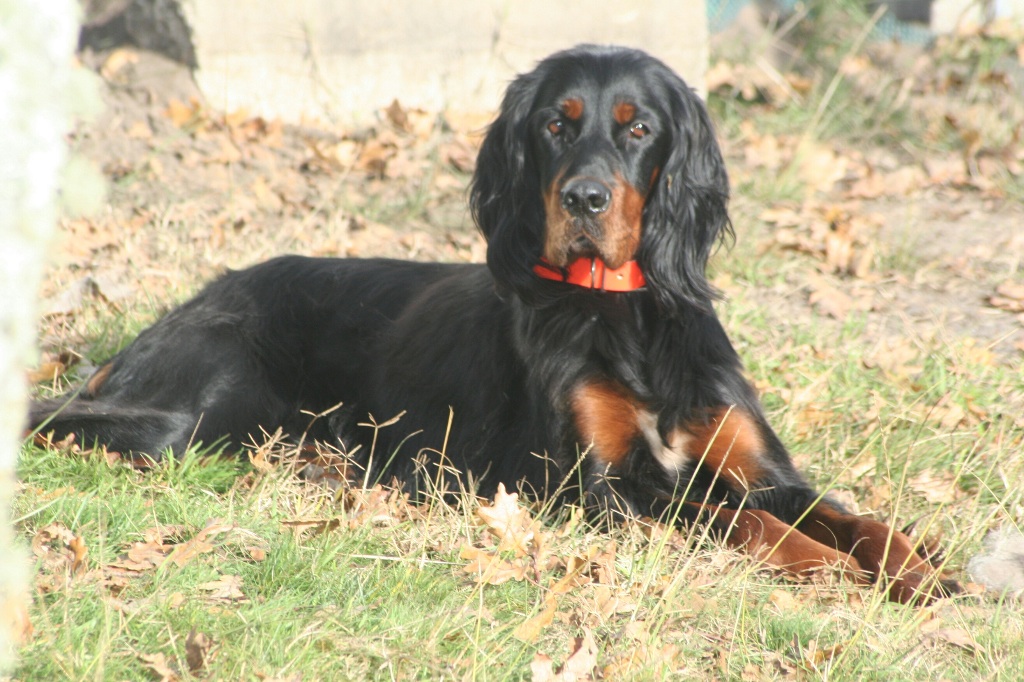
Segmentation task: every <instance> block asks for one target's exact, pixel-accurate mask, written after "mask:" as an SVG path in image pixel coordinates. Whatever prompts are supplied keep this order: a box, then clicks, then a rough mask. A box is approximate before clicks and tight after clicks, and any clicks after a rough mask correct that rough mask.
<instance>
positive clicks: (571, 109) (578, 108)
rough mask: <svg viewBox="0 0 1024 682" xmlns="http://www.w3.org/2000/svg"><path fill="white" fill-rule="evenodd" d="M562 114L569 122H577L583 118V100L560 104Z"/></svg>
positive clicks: (569, 100)
mask: <svg viewBox="0 0 1024 682" xmlns="http://www.w3.org/2000/svg"><path fill="white" fill-rule="evenodd" d="M562 113H564V114H565V117H566V118H568V119H569V120H570V121H578V120H580V118H581V117H582V116H583V100H580V99H575V98H571V99H567V100H565V101H564V102H562Z"/></svg>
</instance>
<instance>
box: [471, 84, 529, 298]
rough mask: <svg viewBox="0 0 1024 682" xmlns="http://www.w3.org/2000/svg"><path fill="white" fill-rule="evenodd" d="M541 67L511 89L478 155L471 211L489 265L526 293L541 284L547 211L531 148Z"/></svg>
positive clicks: (505, 284) (508, 284) (506, 286)
mask: <svg viewBox="0 0 1024 682" xmlns="http://www.w3.org/2000/svg"><path fill="white" fill-rule="evenodd" d="M543 77H544V74H543V73H542V68H538V69H537V70H535V71H533V72H530V73H528V74H525V75H521V76H519V77H518V78H516V79H515V81H513V82H512V84H511V85H509V87H508V89H507V90H506V91H505V97H504V99H503V100H502V104H501V109H500V111H499V114H498V118H497V119H495V121H494V122H493V123H492V124H491V127H490V128H489V129H488V131H487V135H486V136H485V137H484V141H483V144H482V145H481V147H480V153H479V155H478V156H477V162H476V171H475V173H474V175H473V182H472V185H471V187H470V202H469V203H470V209H471V210H472V212H473V219H474V220H475V221H476V224H477V227H478V228H479V229H480V231H481V232H482V233H483V235H484V238H486V239H487V266H488V267H489V268H490V270H491V273H492V274H493V275H494V278H495V279H496V280H497V282H498V284H499V285H500V286H501V287H502V288H503V289H512V290H515V291H518V292H520V293H521V294H522V293H524V292H526V291H528V290H529V289H530V288H531V287H533V286H535V284H536V277H535V276H534V274H533V270H532V268H533V265H534V264H535V263H536V262H537V259H538V257H539V255H540V249H541V244H542V243H543V230H544V207H543V205H542V204H541V202H540V196H541V188H540V180H539V179H538V173H537V169H536V167H535V162H534V159H533V154H532V151H531V149H530V144H531V142H532V140H533V136H532V135H531V134H530V130H529V123H530V112H531V109H532V107H533V103H534V99H535V98H536V94H537V88H538V84H539V83H540V82H541V81H542V80H543Z"/></svg>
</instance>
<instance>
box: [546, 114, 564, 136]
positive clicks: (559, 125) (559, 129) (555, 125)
mask: <svg viewBox="0 0 1024 682" xmlns="http://www.w3.org/2000/svg"><path fill="white" fill-rule="evenodd" d="M548 132H549V133H551V134H552V135H554V136H556V137H557V136H558V135H561V134H562V133H564V132H565V122H564V121H562V119H560V118H556V119H555V120H553V121H551V122H549V123H548Z"/></svg>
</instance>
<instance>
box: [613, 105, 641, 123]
mask: <svg viewBox="0 0 1024 682" xmlns="http://www.w3.org/2000/svg"><path fill="white" fill-rule="evenodd" d="M634 116H636V107H635V106H633V105H632V104H630V103H629V102H616V103H615V106H613V107H612V117H614V118H615V122H616V123H618V124H619V125H626V124H627V123H629V122H630V121H632V120H633V117H634Z"/></svg>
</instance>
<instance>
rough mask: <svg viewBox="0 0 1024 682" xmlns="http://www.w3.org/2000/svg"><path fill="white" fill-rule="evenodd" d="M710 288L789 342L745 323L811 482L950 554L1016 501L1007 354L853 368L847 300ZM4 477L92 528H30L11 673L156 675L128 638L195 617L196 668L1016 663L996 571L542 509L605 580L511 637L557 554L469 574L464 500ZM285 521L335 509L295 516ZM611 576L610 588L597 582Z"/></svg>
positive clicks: (32, 504) (506, 670) (215, 477)
mask: <svg viewBox="0 0 1024 682" xmlns="http://www.w3.org/2000/svg"><path fill="white" fill-rule="evenodd" d="M723 312H724V315H725V317H726V324H727V325H728V326H729V327H730V328H731V329H734V330H738V331H739V334H738V335H737V336H738V341H739V344H740V345H741V347H742V346H745V345H747V344H748V343H749V342H751V341H752V340H754V339H756V337H757V336H758V335H764V336H767V337H769V338H773V339H774V342H776V343H781V345H780V346H779V347H777V348H774V349H773V348H771V347H770V346H767V347H766V345H765V344H763V343H756V344H755V345H756V347H757V352H756V353H748V354H747V359H748V363H749V371H750V374H751V377H752V379H753V380H754V381H755V382H757V383H758V384H759V385H761V386H763V387H764V388H765V390H766V405H767V407H768V409H769V411H770V413H771V419H772V422H773V423H774V424H775V426H776V427H777V428H778V429H779V432H780V434H781V435H782V437H783V439H784V440H785V441H787V442H789V443H791V444H793V450H794V456H795V458H796V459H797V461H798V462H799V463H800V464H801V465H802V467H803V468H804V470H805V471H806V472H807V473H808V475H809V476H810V477H812V478H813V479H814V480H815V481H816V482H817V483H818V484H819V485H822V486H830V487H831V488H832V489H833V491H834V492H835V493H836V494H838V495H840V496H841V497H842V498H843V499H847V497H849V498H851V499H855V500H859V501H861V503H862V504H863V505H865V507H866V509H865V511H868V510H870V511H873V512H876V513H878V514H879V515H880V516H881V517H892V518H895V519H896V520H897V522H898V523H901V522H906V521H909V520H911V519H918V518H920V519H922V520H921V521H919V525H918V528H927V529H928V532H929V533H930V534H933V535H936V534H939V533H941V534H942V535H943V544H944V545H945V547H946V548H947V549H948V550H949V552H950V555H949V556H950V558H949V565H950V568H952V569H953V570H954V571H955V572H957V573H960V572H961V571H962V567H963V565H964V563H965V562H966V560H967V559H968V558H969V557H970V556H971V555H973V554H974V553H976V552H977V551H978V547H979V544H980V539H981V538H982V537H983V536H984V534H985V532H986V531H987V529H988V527H989V526H990V525H991V524H993V523H994V522H996V521H1005V519H1007V518H1016V514H1017V513H1018V510H1019V509H1020V507H1021V505H1022V504H1024V499H1022V495H1021V492H1020V490H1019V487H1018V486H1016V485H1014V483H1013V482H1014V481H1019V480H1021V477H1022V476H1024V463H1022V462H1021V460H1020V458H1019V456H1018V454H1017V453H1018V452H1019V448H1020V444H1021V441H1022V439H1024V426H1022V425H1021V424H1020V423H1019V418H1016V419H1017V421H1014V420H1015V416H1014V415H1012V414H1007V415H1000V414H999V413H1000V410H1001V409H1003V407H1004V405H1005V397H1006V396H1007V395H1017V396H1020V395H1022V394H1024V380H1022V378H1021V377H1022V375H1021V374H1020V372H1019V367H1007V366H1004V365H1002V364H999V363H990V362H985V361H982V362H978V361H977V360H978V357H977V353H976V352H975V351H974V350H972V348H971V347H970V346H966V347H958V346H951V347H945V348H943V347H934V348H924V349H922V350H921V352H920V355H919V357H916V358H913V359H911V360H908V363H909V364H911V365H914V367H915V368H918V367H919V368H920V371H917V370H916V369H915V370H913V372H912V373H911V374H908V375H906V376H902V375H900V374H899V368H898V367H897V368H896V369H895V370H890V371H889V372H888V373H887V371H886V370H883V369H880V368H876V369H868V368H866V367H865V356H867V355H868V354H870V353H871V352H872V349H871V348H870V346H869V345H866V344H864V343H863V340H862V337H861V334H862V331H863V330H862V328H861V327H860V326H859V324H858V322H857V321H853V322H851V323H849V324H847V325H846V326H845V327H844V328H843V329H842V330H841V332H840V334H839V335H838V336H835V335H833V334H832V332H831V331H830V330H824V329H822V330H813V329H810V330H804V331H802V332H801V331H798V330H797V331H794V332H792V333H790V332H787V334H786V338H785V339H784V340H783V339H781V338H780V337H778V336H777V335H773V334H772V330H771V327H770V324H771V321H770V320H769V319H767V318H766V317H765V316H764V313H763V311H762V310H761V309H760V308H759V307H747V306H744V305H743V304H742V302H740V303H734V304H732V305H730V306H729V308H728V309H727V310H725V311H723ZM982 360H984V358H982ZM968 376H969V377H971V381H970V382H968V381H964V380H963V379H964V378H965V377H968ZM943 400H945V401H946V402H947V403H950V404H955V405H959V406H970V407H971V408H972V409H974V410H975V411H977V412H979V413H985V414H989V415H991V419H987V420H984V421H983V420H973V421H972V420H967V421H966V422H964V423H958V424H957V425H955V426H953V427H952V428H950V427H949V426H948V425H946V426H944V425H943V419H944V418H945V417H946V414H944V413H943V414H939V413H936V412H935V411H934V410H932V409H930V408H929V407H928V406H933V405H935V404H937V403H941V401H943ZM19 477H20V480H21V492H20V494H19V495H18V499H17V503H16V508H15V517H16V518H18V529H19V531H20V533H21V535H22V537H24V538H25V539H26V542H29V541H31V540H32V539H33V538H34V537H38V534H39V533H40V532H41V531H43V529H46V528H48V527H52V526H53V524H59V525H60V526H62V527H66V528H68V529H71V531H72V532H73V533H74V534H76V535H80V536H81V537H82V539H83V541H84V545H85V546H86V547H87V548H88V550H89V551H88V555H87V560H86V568H84V569H82V570H81V571H80V572H79V573H70V574H69V571H68V567H67V565H66V564H62V563H59V562H58V563H52V559H51V560H49V561H50V562H49V563H48V559H47V558H46V557H40V556H39V555H38V552H37V556H36V561H37V573H36V575H37V593H36V598H35V601H34V604H33V610H32V619H33V623H34V625H35V628H36V632H37V635H36V636H35V638H34V639H33V640H32V642H31V643H30V644H29V645H28V646H26V647H25V648H24V649H23V650H22V652H21V654H22V664H21V667H20V668H19V670H18V671H17V672H16V678H17V679H25V680H30V679H75V680H78V679H81V680H85V679H141V678H145V677H146V676H147V675H150V676H152V675H153V674H154V673H152V672H149V671H150V670H152V668H151V667H147V664H146V663H145V662H144V658H143V657H144V656H152V655H155V654H162V655H164V656H165V657H166V660H168V661H172V663H169V664H168V665H170V666H171V667H172V668H173V669H174V670H176V671H177V673H178V674H179V675H182V676H184V677H186V678H187V677H188V676H189V673H188V666H187V663H186V661H187V660H188V648H187V647H186V644H185V642H186V640H187V638H188V635H189V633H190V632H192V631H197V632H201V633H203V634H205V635H206V636H208V637H209V638H210V639H211V640H212V641H213V642H214V645H213V648H212V649H211V650H210V652H209V654H208V655H207V658H206V659H205V660H204V663H203V665H202V667H201V668H199V669H197V672H198V676H201V677H204V678H208V679H256V678H257V677H259V676H266V678H268V679H299V678H300V677H301V679H481V680H506V679H529V677H530V664H531V662H532V661H533V659H534V656H535V655H536V654H537V653H546V654H547V655H549V656H550V657H551V658H553V659H554V661H555V663H556V664H558V663H560V662H562V661H564V660H565V659H566V658H567V657H568V655H569V653H570V651H571V646H572V642H573V641H574V640H573V638H575V637H577V636H580V635H581V634H583V633H584V632H586V631H590V632H592V633H593V636H594V637H595V641H596V642H597V646H598V653H597V659H596V662H597V666H598V668H599V669H601V668H608V669H609V670H610V671H611V673H610V674H612V676H613V677H614V673H616V671H618V672H624V674H623V675H622V678H628V679H652V680H654V679H664V678H665V676H666V675H667V676H670V677H673V678H678V679H740V678H743V679H762V678H763V679H773V678H784V677H787V676H791V675H798V674H799V675H810V676H812V677H816V676H820V677H824V678H827V679H851V680H852V679H857V680H873V679H878V680H883V679H885V680H892V679H900V680H903V679H907V680H914V679H920V680H933V679H954V680H960V679H963V680H967V679H985V678H992V679H1019V678H1020V677H1021V676H1024V637H1022V634H1024V615H1022V614H1021V612H1020V610H1019V608H1018V606H1017V605H1016V604H1015V602H1012V601H1004V600H1003V599H1002V598H998V597H994V596H989V597H985V598H977V597H961V598H958V599H956V600H950V601H945V602H942V603H940V604H938V605H936V606H933V607H928V608H925V609H911V608H905V607H901V606H897V605H891V604H888V603H886V602H885V601H884V600H883V599H882V598H881V596H880V595H879V594H878V593H877V592H876V591H873V590H871V589H866V588H858V587H854V586H851V585H849V584H835V583H834V582H830V581H816V582H812V583H795V584H790V583H788V582H786V581H783V580H781V579H780V578H779V577H778V576H775V575H772V574H770V573H768V572H764V571H762V570H758V569H757V568H756V567H755V566H754V565H753V564H752V563H751V562H749V561H748V560H746V559H744V558H742V557H741V556H739V555H736V554H734V553H731V552H729V551H727V550H724V549H721V548H718V547H716V546H714V545H713V544H708V543H706V542H700V541H699V540H697V539H687V538H682V537H677V538H673V539H671V540H665V539H664V538H661V539H659V538H657V537H654V538H647V537H645V536H644V535H643V534H642V533H640V532H638V530H637V529H636V528H626V529H618V530H615V531H612V532H611V533H610V534H606V533H600V532H596V531H594V530H592V529H589V528H587V527H586V526H584V525H580V524H579V523H578V522H577V523H574V522H572V521H571V520H567V519H566V518H565V517H562V518H561V519H555V520H553V521H551V525H550V526H549V529H550V530H552V531H558V534H559V535H560V537H557V538H556V539H555V540H554V541H553V542H554V549H553V553H554V554H555V555H557V556H559V557H562V558H563V559H564V558H567V557H573V556H580V555H584V554H586V552H587V551H588V549H589V548H604V547H607V545H608V543H609V542H613V543H614V545H615V560H614V567H615V575H614V580H612V581H606V582H605V583H600V584H599V583H598V582H597V580H596V578H595V577H594V576H593V575H592V576H591V578H592V579H591V580H590V581H589V582H587V583H586V584H583V585H580V586H578V587H576V588H575V589H573V590H571V591H570V592H568V593H567V594H565V595H564V596H562V597H561V598H560V599H559V602H558V609H557V613H556V617H555V618H554V620H553V622H552V623H551V624H550V625H549V626H547V627H546V628H544V629H543V631H542V632H541V633H540V635H539V637H538V638H537V640H536V641H533V642H524V641H521V640H520V639H518V638H517V637H516V636H515V632H516V628H517V627H519V626H520V625H521V624H522V623H524V622H525V621H526V620H528V619H530V618H532V617H534V616H536V615H537V614H538V613H540V612H541V611H542V610H543V606H544V603H545V602H544V600H545V597H546V596H547V595H548V594H549V593H548V588H549V587H550V586H551V585H552V584H553V583H554V582H555V581H557V580H558V579H560V578H562V577H563V576H564V575H565V570H566V569H565V568H559V567H556V568H554V569H552V570H541V571H540V573H539V574H538V575H537V576H536V577H534V578H528V579H526V580H523V581H509V582H507V583H504V584H501V585H480V584H476V583H474V582H473V580H472V579H471V576H469V575H467V574H466V573H464V572H463V571H462V567H463V566H465V565H466V564H467V563H468V562H467V561H466V560H465V559H460V548H461V547H462V546H463V545H464V544H466V543H467V542H471V541H475V542H477V543H479V542H480V539H481V530H480V528H479V527H478V525H477V523H476V522H474V516H473V514H472V511H473V509H474V508H475V506H476V505H477V504H478V503H477V502H475V501H472V500H469V501H466V502H465V503H464V505H463V506H461V507H452V506H448V505H445V504H443V503H435V504H433V505H431V506H430V507H429V508H427V509H423V510H415V512H413V511H410V510H409V509H408V508H406V507H405V506H404V505H402V504H393V505H390V506H386V507H383V508H380V509H378V510H377V511H376V512H374V514H372V515H370V516H369V517H365V516H361V515H360V513H359V512H357V511H354V510H353V509H352V508H351V507H350V506H348V505H346V504H345V503H344V502H343V501H342V500H338V499H335V498H334V497H333V496H332V495H331V494H330V493H329V491H326V490H324V489H321V488H317V487H313V486H309V485H306V484H303V483H301V482H299V481H298V480H296V479H295V477H294V476H293V475H292V474H290V473H289V472H288V471H286V470H285V469H284V468H270V469H266V468H263V469H261V468H258V467H257V468H256V469H254V468H253V467H252V466H250V465H249V464H247V463H245V462H239V461H234V460H225V459H218V458H212V459H211V458H201V457H198V456H190V457H187V458H186V459H185V460H184V461H182V462H171V463H167V464H164V465H161V466H160V467H158V468H157V469H155V470H154V471H151V472H148V473H139V472H136V471H132V470H129V469H127V468H123V467H121V466H118V465H114V466H110V465H108V464H107V463H106V461H105V460H104V459H103V458H100V457H93V458H89V457H82V456H77V457H75V456H68V455H67V454H66V453H62V452H58V451H46V450H40V449H37V448H35V447H29V448H27V449H26V451H25V453H24V455H23V457H22V459H21V465H20V470H19ZM936 477H938V480H940V481H941V482H942V483H943V485H945V486H947V487H948V490H947V489H946V488H943V487H941V486H940V487H938V488H936V487H935V485H936V484H935V480H936ZM937 499H938V500H939V501H936V500H937ZM211 519H217V520H218V522H219V523H223V524H227V525H228V526H230V527H231V530H230V531H228V532H226V533H224V534H221V535H219V536H217V538H216V539H215V540H214V541H213V542H211V544H212V545H213V546H212V548H211V549H210V550H209V551H207V552H205V553H202V554H200V555H198V556H196V557H195V558H193V559H192V560H191V561H189V562H187V563H186V564H184V565H183V566H181V567H178V566H175V565H173V564H172V563H171V562H169V561H165V562H164V563H163V564H161V565H160V566H159V567H154V568H152V569H149V570H143V571H138V572H134V573H129V574H128V575H127V577H126V576H124V575H121V574H120V573H118V572H117V570H116V569H114V568H111V567H112V566H116V565H117V564H118V562H119V560H123V558H124V556H125V554H126V552H127V551H128V549H130V548H131V547H132V545H133V544H134V543H141V542H142V541H143V539H144V537H145V534H146V531H147V530H148V529H153V528H158V527H161V526H183V529H182V530H181V531H179V533H178V535H179V536H180V537H179V538H178V541H180V540H181V539H186V538H189V537H192V536H194V535H195V534H196V533H197V532H199V531H200V530H201V529H202V528H204V527H205V526H206V525H207V524H208V523H209V522H210V520H211ZM369 519H372V521H370V520H369ZM297 521H303V522H308V523H309V524H314V523H315V522H321V523H322V524H326V523H327V522H329V521H335V522H336V524H335V525H334V527H330V528H328V527H324V528H320V529H319V530H317V529H316V528H313V527H312V525H311V528H313V529H312V530H305V531H302V530H299V529H298V528H297V526H296V525H295V524H296V522H297ZM49 546H50V547H51V548H55V550H60V549H61V547H62V546H61V545H59V543H58V544H56V545H55V544H54V543H50V544H49ZM253 548H258V549H262V550H263V552H264V555H263V556H264V557H265V558H259V559H258V560H257V558H254V556H256V555H254V553H253V552H252V549H253ZM69 576H70V577H69ZM223 576H237V578H238V579H240V581H241V582H240V583H239V585H240V591H241V595H243V596H240V597H238V598H222V597H218V596H217V593H216V591H214V590H212V589H211V588H210V585H211V584H216V583H217V581H218V580H221V579H222V578H223ZM613 598H614V599H616V600H618V601H619V602H620V607H619V608H611V609H610V608H608V607H607V601H608V599H613ZM602 599H604V601H603V602H602ZM616 666H618V667H616ZM799 671H802V672H799Z"/></svg>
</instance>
